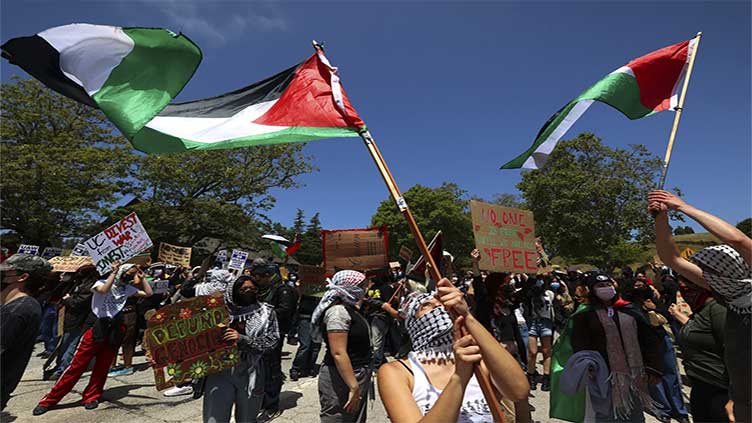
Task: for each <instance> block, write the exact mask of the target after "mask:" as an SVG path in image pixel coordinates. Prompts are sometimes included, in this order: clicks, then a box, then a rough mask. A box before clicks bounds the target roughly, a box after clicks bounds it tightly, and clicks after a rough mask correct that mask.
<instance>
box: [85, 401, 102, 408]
mask: <svg viewBox="0 0 752 423" xmlns="http://www.w3.org/2000/svg"><path fill="white" fill-rule="evenodd" d="M97 407H99V401H97V400H94V401H92V402H87V403H86V404H84V408H85V409H87V410H93V409H95V408H97Z"/></svg>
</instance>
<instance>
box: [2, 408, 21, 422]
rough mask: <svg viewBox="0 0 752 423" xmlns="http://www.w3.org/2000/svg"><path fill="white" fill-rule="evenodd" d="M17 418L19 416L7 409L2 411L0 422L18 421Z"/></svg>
mask: <svg viewBox="0 0 752 423" xmlns="http://www.w3.org/2000/svg"><path fill="white" fill-rule="evenodd" d="M17 418H18V417H17V416H15V415H13V414H10V413H9V412H7V411H3V412H2V413H0V422H2V423H6V422H7V423H10V422H14V421H16V419H17Z"/></svg>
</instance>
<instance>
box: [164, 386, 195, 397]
mask: <svg viewBox="0 0 752 423" xmlns="http://www.w3.org/2000/svg"><path fill="white" fill-rule="evenodd" d="M192 393H193V386H191V385H186V386H176V387H174V388H170V389H168V390H166V391H164V394H163V395H164V396H166V397H179V396H181V395H191V394H192Z"/></svg>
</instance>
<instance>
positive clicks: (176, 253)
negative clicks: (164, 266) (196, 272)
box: [159, 242, 191, 267]
mask: <svg viewBox="0 0 752 423" xmlns="http://www.w3.org/2000/svg"><path fill="white" fill-rule="evenodd" d="M159 261H161V262H164V263H168V264H174V265H175V266H182V267H190V266H191V247H179V246H177V245H172V244H168V243H166V242H163V243H160V244H159Z"/></svg>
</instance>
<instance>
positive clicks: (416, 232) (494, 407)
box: [313, 41, 507, 423]
mask: <svg viewBox="0 0 752 423" xmlns="http://www.w3.org/2000/svg"><path fill="white" fill-rule="evenodd" d="M313 48H314V49H316V51H317V52H319V51H320V52H322V53H323V51H324V48H323V46H321V44H319V43H317V42H316V41H314V42H313ZM360 137H361V138H362V139H363V142H364V143H365V146H366V148H367V149H368V152H369V153H370V154H371V158H372V159H373V162H374V164H376V167H377V168H378V170H379V173H380V174H381V177H382V178H383V179H384V183H385V184H386V187H387V189H388V190H389V193H390V194H391V196H392V198H393V199H394V201H395V202H396V203H397V207H398V208H399V210H400V213H402V215H403V216H404V217H405V219H406V220H407V225H408V226H409V227H410V232H412V234H413V237H414V238H415V242H416V243H417V244H418V249H419V250H420V252H421V253H422V254H423V257H425V259H426V264H427V265H428V266H429V272H430V274H431V278H433V279H434V280H435V281H437V282H438V281H439V280H440V279H441V273H440V272H439V267H438V266H437V265H436V262H435V261H434V259H433V256H432V255H431V251H430V250H429V249H428V245H426V240H425V239H424V238H423V234H422V233H421V232H420V229H419V228H418V224H417V223H416V222H415V218H414V217H413V214H412V213H411V212H410V209H409V208H408V206H407V202H406V201H405V198H404V197H403V196H402V192H401V191H400V190H399V187H397V182H396V181H395V180H394V176H392V172H390V171H389V167H388V166H387V165H386V161H385V160H384V157H383V156H382V155H381V151H379V148H378V146H376V141H375V140H374V139H373V137H372V136H371V133H370V132H369V131H368V130H363V131H361V132H360ZM462 332H463V335H464V334H465V333H466V329H465V328H464V327H463V328H462ZM482 364H483V362H482V361H481V363H480V364H476V365H475V366H474V367H473V371H474V374H475V377H476V379H477V380H478V384H479V385H480V388H481V391H483V396H484V397H485V399H486V402H487V403H488V407H489V408H490V410H491V415H492V416H493V419H494V421H495V422H501V423H507V421H506V418H505V417H504V414H502V411H501V403H500V402H499V400H498V399H497V398H496V393H495V392H494V390H493V386H492V385H491V378H490V377H489V375H488V371H487V370H485V368H484V367H485V366H483V365H482Z"/></svg>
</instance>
